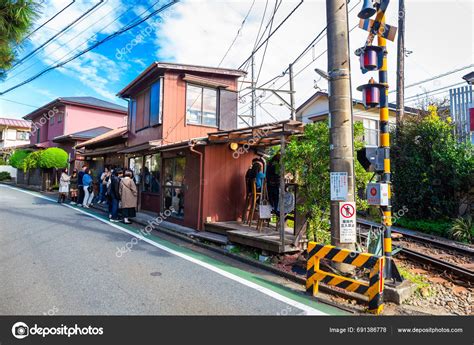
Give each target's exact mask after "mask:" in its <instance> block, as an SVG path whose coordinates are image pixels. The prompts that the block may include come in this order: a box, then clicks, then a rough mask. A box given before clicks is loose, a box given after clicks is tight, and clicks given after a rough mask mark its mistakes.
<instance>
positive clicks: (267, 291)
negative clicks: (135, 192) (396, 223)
mask: <svg viewBox="0 0 474 345" xmlns="http://www.w3.org/2000/svg"><path fill="white" fill-rule="evenodd" d="M0 187H5V188H10V189H13V190H16V191H19V192H22V193H25V194H29V195H32V196H34V197H36V198H41V199H44V200H48V201H51V202H56V200H54V199H52V198H49V197H47V196H44V195H41V194H38V193H35V192H30V191H26V190H23V189H20V188H16V187H12V186H6V185H0ZM61 205H62V206H65V207H68V208H70V209H72V210H75V211H77V212H80V213H83V214H86V215H88V216H89V217H92V218H95V219H97V220H98V221H100V222H102V223H105V224H107V225H109V226H112V227H114V228H116V229H118V230H120V231H123V232H125V233H127V234H129V235H131V236H134V237H136V238H139V239H140V240H142V241H144V242H147V243H148V244H151V245H152V246H154V247H156V248H159V249H161V250H164V251H166V252H168V253H170V254H173V255H176V256H178V257H180V258H182V259H184V260H187V261H189V262H192V263H194V264H196V265H199V266H201V267H204V268H207V269H208V270H210V271H213V272H215V273H217V274H220V275H221V276H224V277H226V278H229V279H231V280H233V281H236V282H238V283H240V284H242V285H245V286H248V287H250V288H252V289H254V290H257V291H260V292H261V293H263V294H265V295H267V296H270V297H272V298H274V299H276V300H278V301H280V302H283V303H286V304H288V305H291V306H293V307H295V308H297V309H300V310H302V311H304V312H306V315H328V314H326V313H324V312H322V311H320V310H317V309H314V308H312V307H310V306H307V305H305V304H303V303H300V302H297V301H295V300H293V299H291V298H288V297H285V296H283V295H281V294H279V293H277V292H275V291H272V290H270V289H268V288H266V287H263V286H260V285H258V284H256V283H253V282H251V281H248V280H247V279H244V278H242V277H239V276H237V275H235V274H232V273H229V272H227V271H224V270H222V269H220V268H218V267H215V266H213V265H211V264H208V263H206V262H203V261H201V260H199V259H195V258H193V257H191V256H189V255H186V254H183V253H180V252H178V251H176V250H174V249H171V248H168V247H166V246H164V245H162V244H159V243H156V242H154V241H153V240H150V239H148V238H146V237H144V236H142V235H140V234H137V233H134V232H133V231H130V230H127V229H125V228H123V227H121V226H120V225H118V224H114V223H111V222H110V221H108V220H105V219H103V218H100V217H98V216H96V215H94V214H91V213H88V212H85V211H84V210H81V209H78V208H75V207H72V206H70V205H68V204H61Z"/></svg>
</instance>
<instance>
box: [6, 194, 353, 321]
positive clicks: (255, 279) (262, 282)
mask: <svg viewBox="0 0 474 345" xmlns="http://www.w3.org/2000/svg"><path fill="white" fill-rule="evenodd" d="M10 188H12V187H10ZM12 189H17V187H13V188H12ZM18 189H19V188H18ZM25 192H26V191H25ZM27 193H29V194H32V195H37V196H38V197H41V198H44V199H47V200H49V201H51V202H54V203H56V200H53V199H51V198H50V197H48V196H44V195H42V194H41V193H38V192H33V191H27ZM64 206H67V207H69V208H71V209H74V210H78V211H81V212H84V213H87V214H90V215H91V216H94V217H97V218H100V219H103V220H105V221H106V222H109V219H108V218H107V217H106V216H104V215H103V214H102V213H99V212H98V211H95V210H91V209H86V208H80V207H77V206H73V205H69V204H68V205H64ZM110 224H111V225H112V224H113V225H114V226H118V227H121V228H123V229H125V230H127V231H130V232H132V233H134V234H137V235H139V236H143V237H145V238H146V239H147V240H151V241H152V242H154V243H156V244H159V245H161V246H164V247H167V248H169V249H171V250H174V251H176V252H179V253H181V254H184V255H187V256H189V257H191V258H194V259H196V260H200V261H202V262H204V263H207V264H209V265H212V266H214V267H216V268H218V269H221V270H223V271H225V272H228V273H230V274H233V275H235V276H238V277H240V278H242V279H245V280H247V281H249V282H252V283H254V284H257V285H259V286H261V287H264V288H266V289H269V290H271V291H274V292H275V293H278V294H280V295H282V296H284V297H286V298H289V299H291V300H294V301H295V302H299V303H301V304H304V305H306V306H308V307H311V308H314V309H316V310H319V311H321V312H323V313H325V314H328V315H349V314H350V313H348V312H346V311H343V310H341V309H338V308H336V307H333V306H330V305H327V304H324V303H320V302H318V301H316V300H314V299H312V298H310V297H308V296H305V294H304V292H303V291H301V292H300V291H295V290H293V289H290V288H287V287H285V286H282V285H280V284H277V283H274V282H270V281H268V280H266V279H264V278H263V277H261V276H259V275H257V274H254V273H251V272H248V271H245V270H242V269H240V268H237V267H233V266H230V265H228V264H226V263H224V262H222V261H219V260H217V259H214V258H212V257H210V256H207V255H205V254H203V253H199V252H196V251H193V250H192V249H189V248H186V247H183V246H180V245H177V244H175V243H172V242H170V241H167V240H165V239H162V238H160V237H158V236H156V235H153V234H149V235H147V234H146V232H144V231H140V230H143V229H144V227H143V228H142V229H137V228H135V227H132V226H130V225H126V224H118V223H110ZM138 240H140V239H139V238H138ZM137 243H139V242H137ZM145 243H146V242H145ZM157 249H158V248H157ZM292 308H293V307H292V306H290V305H288V307H287V308H286V309H285V310H282V311H281V312H280V313H279V315H287V314H289V313H291V312H292V310H291V309H292ZM294 308H295V309H297V308H296V307H294ZM293 312H294V311H293Z"/></svg>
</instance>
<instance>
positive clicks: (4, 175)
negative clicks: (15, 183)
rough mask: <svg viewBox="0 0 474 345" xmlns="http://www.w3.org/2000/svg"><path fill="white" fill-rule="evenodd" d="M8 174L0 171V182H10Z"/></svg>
mask: <svg viewBox="0 0 474 345" xmlns="http://www.w3.org/2000/svg"><path fill="white" fill-rule="evenodd" d="M11 178H12V177H11V176H10V173H9V172H8V171H1V172H0V181H6V180H11Z"/></svg>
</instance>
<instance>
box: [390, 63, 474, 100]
mask: <svg viewBox="0 0 474 345" xmlns="http://www.w3.org/2000/svg"><path fill="white" fill-rule="evenodd" d="M471 67H474V64H470V65H468V66H464V67H460V68H457V69H454V70H452V71H449V72H445V73H443V74H440V75H437V76H435V77H432V78H429V79H425V80H422V81H419V82H416V83H413V84H410V85H408V86H405V89H408V88H409V87H413V86H417V85H420V84H424V83H426V82H429V81H432V80H435V79H439V78H442V77H446V76H448V75H450V74H453V73H456V72H460V71H463V70H465V69H468V68H471ZM395 91H396V90H392V91H390V92H389V93H392V92H395Z"/></svg>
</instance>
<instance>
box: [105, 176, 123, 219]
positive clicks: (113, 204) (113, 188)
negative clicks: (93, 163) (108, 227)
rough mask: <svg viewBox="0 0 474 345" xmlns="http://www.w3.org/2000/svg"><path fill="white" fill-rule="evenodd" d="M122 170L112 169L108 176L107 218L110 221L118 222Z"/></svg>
mask: <svg viewBox="0 0 474 345" xmlns="http://www.w3.org/2000/svg"><path fill="white" fill-rule="evenodd" d="M122 175H123V172H122V170H121V169H114V172H113V174H112V176H111V178H110V185H109V188H108V195H109V201H110V204H109V218H110V221H111V222H118V221H119V218H118V210H119V202H120V178H121V177H122Z"/></svg>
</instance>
